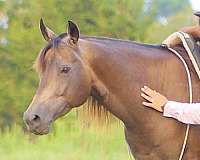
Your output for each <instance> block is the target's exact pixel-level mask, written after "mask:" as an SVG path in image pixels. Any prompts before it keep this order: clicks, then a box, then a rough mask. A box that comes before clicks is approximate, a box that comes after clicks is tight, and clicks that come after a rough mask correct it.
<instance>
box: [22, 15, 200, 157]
mask: <svg viewBox="0 0 200 160" xmlns="http://www.w3.org/2000/svg"><path fill="white" fill-rule="evenodd" d="M40 30H41V33H42V35H43V37H44V39H45V40H46V41H47V42H48V44H47V46H46V47H45V48H43V49H42V51H41V52H40V53H39V55H38V57H37V59H36V62H35V68H36V71H37V72H38V74H39V77H40V82H39V87H38V89H37V91H36V94H35V96H34V97H33V100H32V102H31V104H30V106H29V107H28V109H27V110H26V112H25V113H24V121H25V123H26V125H27V127H28V129H29V131H30V132H32V133H35V134H40V135H41V134H47V133H48V132H49V127H50V125H51V124H52V122H53V121H55V120H56V119H57V118H59V117H61V116H63V115H65V114H67V113H68V112H69V111H70V110H71V109H72V108H75V107H78V106H81V105H82V104H83V103H85V102H86V101H87V99H88V98H89V97H92V98H93V99H94V100H96V101H97V102H98V104H100V105H103V107H104V108H105V109H106V110H108V111H109V112H110V113H111V114H113V115H114V116H116V117H117V118H118V119H120V120H121V121H122V122H123V123H124V126H125V127H124V128H125V129H124V132H125V137H126V141H127V143H128V144H129V147H130V150H131V152H132V154H133V155H134V157H135V159H137V160H177V159H178V157H179V154H180V152H181V148H182V144H183V140H184V137H185V130H186V125H185V124H182V123H180V122H178V121H176V120H173V119H171V118H164V117H163V116H162V114H161V113H159V112H157V111H154V110H152V109H150V108H146V107H144V106H142V101H143V99H142V98H141V96H140V88H141V87H143V85H144V84H148V86H151V87H152V88H155V89H156V90H157V91H159V92H161V93H163V94H165V95H166V96H167V97H168V98H169V99H170V100H175V101H180V102H188V99H189V98H188V95H189V91H188V86H187V84H188V83H187V75H186V72H185V68H184V66H183V64H182V62H181V61H180V60H179V59H178V58H177V57H176V56H175V55H174V54H173V53H171V52H170V51H169V50H167V49H165V48H163V47H161V46H159V45H148V44H140V43H136V42H131V41H125V40H118V39H112V38H104V37H92V36H84V35H80V33H79V29H78V27H77V25H76V24H75V23H73V22H72V21H69V22H68V25H67V30H68V32H67V33H62V34H60V35H58V36H57V35H55V34H54V32H53V31H52V30H50V29H49V28H48V27H47V26H45V24H44V22H43V20H42V19H41V21H40ZM191 75H192V82H193V96H194V98H193V102H199V101H200V93H199V91H200V83H199V80H198V77H197V75H196V74H195V73H194V72H192V73H191ZM98 106H99V105H94V106H93V107H98ZM99 111H100V109H99ZM199 142H200V127H199V126H195V125H192V126H191V128H190V132H189V137H188V142H187V146H186V149H185V153H184V157H183V159H184V160H197V159H200V145H199Z"/></svg>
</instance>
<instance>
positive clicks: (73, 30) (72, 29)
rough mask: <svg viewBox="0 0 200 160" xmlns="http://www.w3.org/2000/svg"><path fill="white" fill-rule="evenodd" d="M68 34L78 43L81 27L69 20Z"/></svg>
mask: <svg viewBox="0 0 200 160" xmlns="http://www.w3.org/2000/svg"><path fill="white" fill-rule="evenodd" d="M68 34H69V36H70V38H71V40H72V42H73V43H74V44H76V43H77V42H78V39H79V29H78V26H77V25H76V24H75V23H74V22H72V21H68Z"/></svg>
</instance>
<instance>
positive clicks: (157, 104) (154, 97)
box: [141, 86, 168, 112]
mask: <svg viewBox="0 0 200 160" xmlns="http://www.w3.org/2000/svg"><path fill="white" fill-rule="evenodd" d="M141 90H142V93H141V96H142V97H143V98H144V99H145V100H147V101H148V102H142V104H143V105H144V106H147V107H151V108H153V109H155V110H157V111H159V112H163V108H164V106H165V104H166V103H167V102H168V99H167V98H166V97H165V96H163V95H161V94H160V93H158V92H156V91H154V90H152V89H150V88H149V87H147V86H144V87H143V88H141Z"/></svg>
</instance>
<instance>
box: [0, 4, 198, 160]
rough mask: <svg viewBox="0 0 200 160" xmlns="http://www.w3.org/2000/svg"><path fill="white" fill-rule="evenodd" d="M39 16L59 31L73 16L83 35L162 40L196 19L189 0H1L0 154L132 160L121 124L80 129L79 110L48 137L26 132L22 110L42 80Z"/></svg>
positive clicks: (4, 159) (1, 156)
mask: <svg viewBox="0 0 200 160" xmlns="http://www.w3.org/2000/svg"><path fill="white" fill-rule="evenodd" d="M41 17H43V18H44V20H45V21H46V23H47V24H48V26H49V27H50V28H51V29H53V30H54V31H55V32H56V33H62V32H66V22H67V20H69V19H72V20H74V21H75V22H76V23H77V24H78V25H79V28H80V31H81V33H82V34H87V35H97V36H109V37H114V38H120V39H130V40H134V41H140V42H145V43H161V41H162V40H164V38H165V37H166V36H167V35H169V34H170V33H172V32H174V31H176V30H178V29H180V28H181V27H183V26H186V25H190V24H193V23H195V22H194V16H193V15H192V9H191V5H190V3H189V0H101V1H97V0H84V1H83V0H73V1H68V0H42V1H41V0H0V128H1V134H0V159H1V160H11V159H12V160H17V159H20V160H22V159H30V160H31V159H42V160H45V159H48V160H51V159H61V160H62V159H69V160H79V159H80V160H84V159H87V160H90V159H91V160H97V159H102V158H103V159H105V160H107V159H108V160H112V159H113V160H121V159H128V152H127V150H126V144H125V141H124V140H123V139H124V137H123V134H122V131H123V129H122V126H121V125H120V126H117V127H116V125H115V124H112V126H111V129H109V131H107V130H104V131H102V132H100V133H99V132H95V128H94V127H93V128H87V129H84V130H82V128H83V127H82V125H81V124H79V123H78V122H77V120H76V116H75V113H71V114H70V115H68V116H67V117H66V118H63V119H62V120H59V122H58V123H57V125H55V129H54V132H53V133H52V134H51V135H49V136H43V137H40V138H35V136H30V135H27V134H26V133H24V132H23V129H22V128H23V127H22V126H23V123H22V114H23V111H24V110H25V109H26V108H27V106H28V104H29V103H30V101H31V98H32V97H33V95H34V92H35V90H36V88H37V83H38V78H37V75H36V73H35V72H34V71H33V69H32V64H33V62H34V59H35V58H36V56H37V54H38V52H39V51H40V49H41V48H42V47H43V46H44V45H45V42H44V40H43V39H42V38H41V34H40V32H39V29H38V22H39V19H40V18H41ZM104 129H105V128H104ZM107 132H109V134H107ZM111 135H112V136H111Z"/></svg>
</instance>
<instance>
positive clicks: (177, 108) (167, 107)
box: [141, 86, 200, 124]
mask: <svg viewBox="0 0 200 160" xmlns="http://www.w3.org/2000/svg"><path fill="white" fill-rule="evenodd" d="M141 90H142V93H141V96H142V97H143V98H144V99H146V100H147V101H148V102H143V105H145V106H147V107H151V108H153V109H155V110H157V111H159V112H163V116H165V117H171V118H175V119H177V120H178V121H180V122H182V123H186V124H200V103H192V104H189V103H180V102H174V101H168V100H167V98H166V97H165V96H163V95H161V94H160V93H158V92H156V91H154V90H152V89H150V88H148V87H146V86H144V87H143V88H142V89H141Z"/></svg>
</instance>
